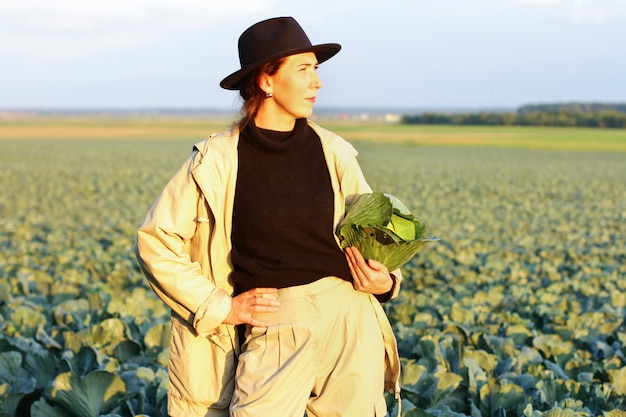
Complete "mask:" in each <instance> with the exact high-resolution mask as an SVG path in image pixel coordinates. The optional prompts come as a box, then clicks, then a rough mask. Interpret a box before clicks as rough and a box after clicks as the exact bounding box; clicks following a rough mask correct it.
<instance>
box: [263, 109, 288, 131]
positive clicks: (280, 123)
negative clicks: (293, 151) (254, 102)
mask: <svg viewBox="0 0 626 417" xmlns="http://www.w3.org/2000/svg"><path fill="white" fill-rule="evenodd" d="M254 124H255V125H256V126H257V127H260V128H261V129H267V130H276V131H279V132H290V131H292V130H293V127H294V126H295V124H296V118H295V117H294V116H293V115H291V114H286V113H280V112H277V111H272V109H271V108H269V107H268V106H261V107H260V108H259V110H258V112H257V113H256V115H255V116H254Z"/></svg>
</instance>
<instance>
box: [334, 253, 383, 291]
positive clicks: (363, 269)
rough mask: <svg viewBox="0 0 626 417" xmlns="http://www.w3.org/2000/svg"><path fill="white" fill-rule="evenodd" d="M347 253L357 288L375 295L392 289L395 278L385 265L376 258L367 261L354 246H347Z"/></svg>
mask: <svg viewBox="0 0 626 417" xmlns="http://www.w3.org/2000/svg"><path fill="white" fill-rule="evenodd" d="M345 253H346V259H347V260H348V266H349V267H350V272H351V273H352V279H353V281H354V288H355V289H357V290H359V291H363V292H367V293H370V294H374V295H380V294H386V293H388V292H389V291H391V288H392V287H393V279H392V278H391V275H390V274H389V270H388V269H387V267H386V266H385V265H383V264H382V263H381V262H378V261H376V260H374V259H369V260H367V261H366V260H365V258H363V255H361V252H360V251H359V250H358V249H357V248H355V247H354V246H350V247H347V248H346V249H345Z"/></svg>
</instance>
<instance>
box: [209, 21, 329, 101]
mask: <svg viewBox="0 0 626 417" xmlns="http://www.w3.org/2000/svg"><path fill="white" fill-rule="evenodd" d="M238 46H239V63H240V64H241V69H240V70H238V71H235V72H233V73H232V74H230V75H229V76H228V77H226V78H224V79H223V80H222V82H220V87H222V88H225V89H227V90H240V89H241V88H243V85H242V84H243V82H242V81H244V78H245V77H246V75H248V74H249V73H250V72H252V71H254V70H255V69H257V68H259V67H260V66H262V65H263V64H265V63H266V62H270V61H272V60H275V59H279V58H284V57H287V56H289V55H295V54H300V53H304V52H314V53H315V56H316V57H317V62H319V63H320V64H321V63H322V62H324V61H327V60H328V59H330V58H332V57H333V56H334V55H335V54H336V53H337V52H339V51H340V50H341V45H339V44H338V43H324V44H320V45H312V44H311V41H309V38H308V37H307V35H306V33H304V30H303V29H302V27H300V25H299V24H298V22H296V20H295V19H294V18H292V17H276V18H273V19H268V20H264V21H262V22H259V23H256V24H254V25H252V26H250V27H249V28H248V29H246V31H245V32H243V33H242V34H241V36H240V37H239V45H238Z"/></svg>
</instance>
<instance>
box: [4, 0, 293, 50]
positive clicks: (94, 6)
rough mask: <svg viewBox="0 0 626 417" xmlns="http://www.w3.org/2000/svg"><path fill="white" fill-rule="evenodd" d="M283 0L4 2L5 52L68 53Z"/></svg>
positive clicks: (151, 36) (203, 23)
mask: <svg viewBox="0 0 626 417" xmlns="http://www.w3.org/2000/svg"><path fill="white" fill-rule="evenodd" d="M280 1H281V0H234V1H233V0H230V1H206V0H95V1H84V0H55V1H53V2H51V1H49V0H20V1H15V2H0V28H1V29H0V53H12V54H17V53H19V54H20V55H26V56H34V57H45V58H55V59H66V58H72V57H78V56H84V55H87V54H90V53H93V52H96V51H101V50H103V49H116V48H120V47H131V46H135V45H139V44H144V43H147V42H150V41H152V40H155V39H157V38H159V37H162V36H166V35H167V34H168V33H172V32H176V31H182V30H193V29H197V28H202V27H207V26H211V25H214V24H216V23H219V22H220V21H224V20H226V19H228V18H230V17H231V16H232V15H242V14H245V13H254V12H260V11H263V10H268V9H271V8H272V7H273V6H274V5H275V4H276V3H279V2H280Z"/></svg>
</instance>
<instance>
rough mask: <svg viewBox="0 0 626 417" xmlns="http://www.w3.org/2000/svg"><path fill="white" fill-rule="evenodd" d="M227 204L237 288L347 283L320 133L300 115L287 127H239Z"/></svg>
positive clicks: (347, 271)
mask: <svg viewBox="0 0 626 417" xmlns="http://www.w3.org/2000/svg"><path fill="white" fill-rule="evenodd" d="M238 156H239V169H238V174H237V187H236V189H235V203H234V207H233V230H232V236H231V238H232V243H233V250H232V255H231V260H232V263H233V267H234V270H233V276H232V277H233V282H234V284H235V288H236V291H238V292H243V291H246V290H249V289H252V288H257V287H276V288H284V287H290V286H294V285H302V284H308V283H311V282H313V281H316V280H318V279H320V278H323V277H326V276H336V277H339V278H342V279H345V280H348V281H351V279H352V278H351V276H350V270H349V268H348V264H347V261H346V258H345V255H344V254H343V252H342V251H341V249H340V248H339V246H338V245H337V243H336V241H335V238H334V230H333V213H334V204H333V190H332V186H331V182H330V175H329V173H328V167H327V165H326V160H325V157H324V153H323V150H322V145H321V141H320V138H319V136H318V135H317V134H316V133H315V131H314V130H313V129H312V128H311V127H310V126H309V125H308V124H307V121H306V119H298V120H296V124H295V127H294V129H293V131H291V132H277V131H272V130H265V129H260V128H258V127H256V126H255V125H254V123H253V122H250V123H249V124H248V125H247V127H246V128H245V129H244V130H243V131H242V132H241V135H240V139H239V145H238Z"/></svg>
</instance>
